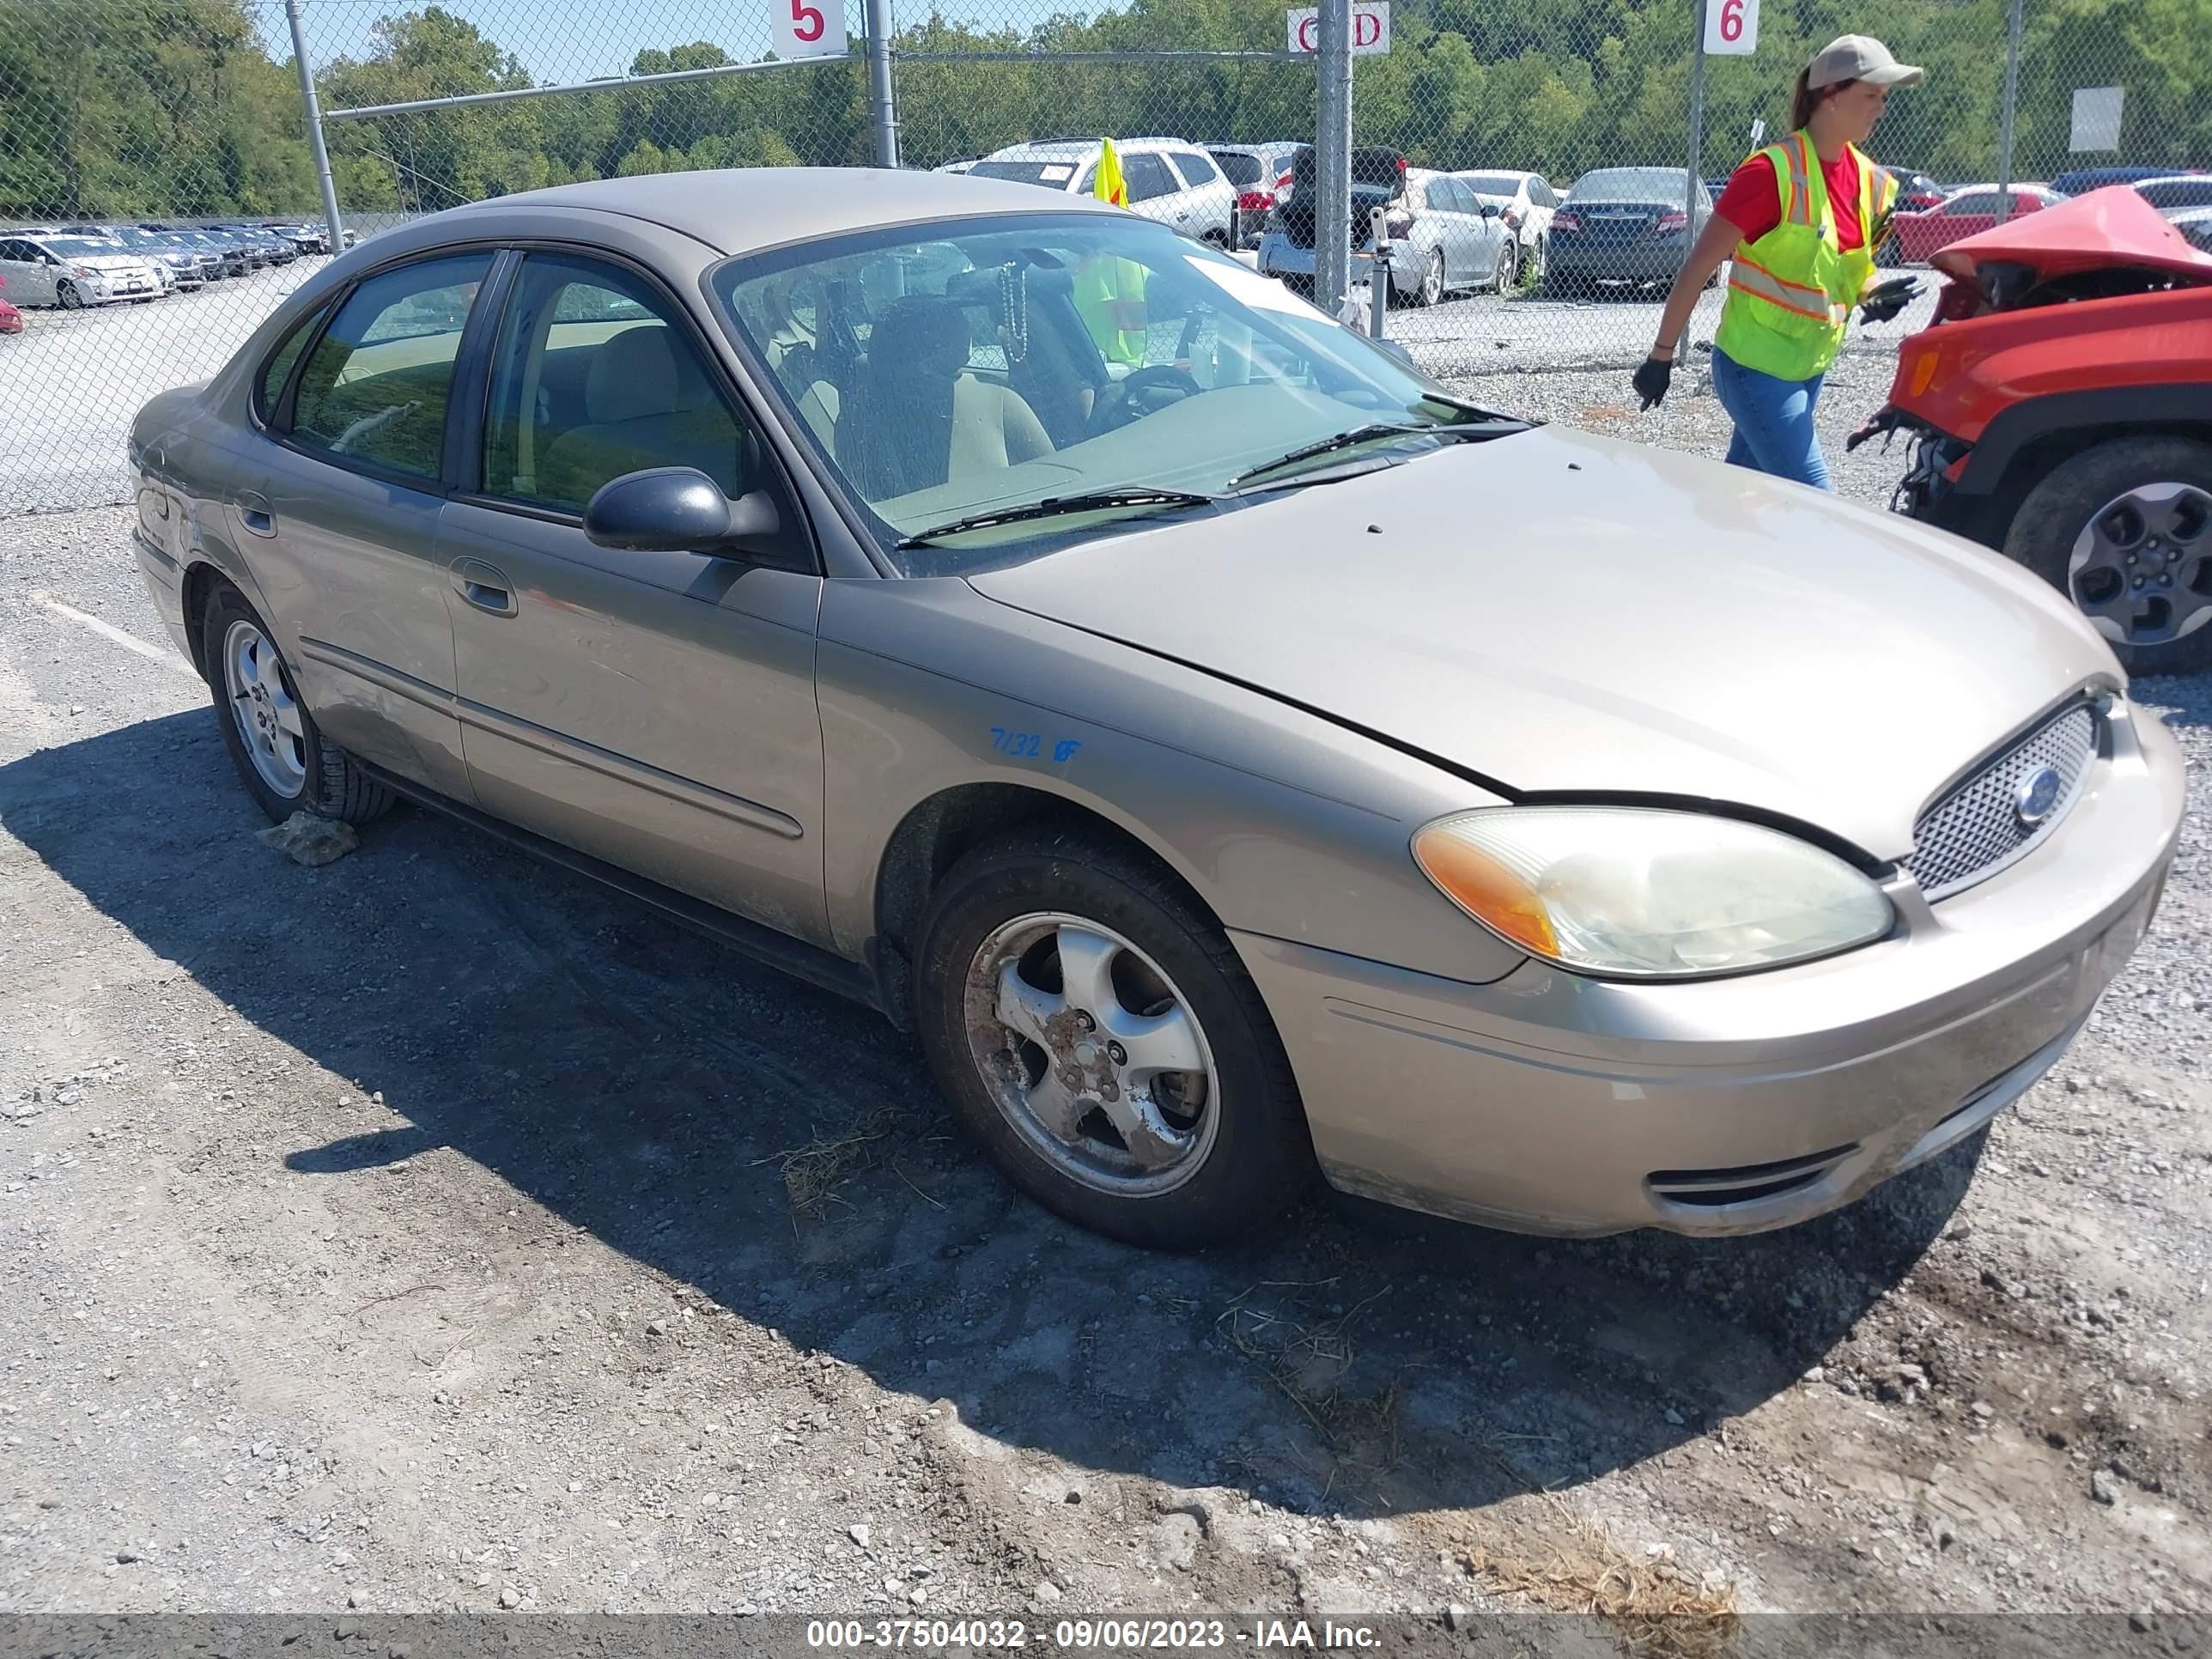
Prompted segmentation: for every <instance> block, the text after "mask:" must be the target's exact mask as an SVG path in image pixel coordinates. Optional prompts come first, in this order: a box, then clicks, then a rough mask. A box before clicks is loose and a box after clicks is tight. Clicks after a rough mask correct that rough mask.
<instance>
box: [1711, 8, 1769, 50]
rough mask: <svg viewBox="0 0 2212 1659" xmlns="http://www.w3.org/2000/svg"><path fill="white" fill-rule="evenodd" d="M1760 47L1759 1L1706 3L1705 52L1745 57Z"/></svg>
mask: <svg viewBox="0 0 2212 1659" xmlns="http://www.w3.org/2000/svg"><path fill="white" fill-rule="evenodd" d="M1758 45H1759V0H1705V51H1706V52H1707V54H1708V55H1711V54H1714V53H1720V54H1723V55H1727V56H1730V57H1741V56H1744V55H1746V54H1747V53H1749V52H1752V51H1753V50H1754V49H1755V48H1756V47H1757V46H1758Z"/></svg>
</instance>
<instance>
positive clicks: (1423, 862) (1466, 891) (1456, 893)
mask: <svg viewBox="0 0 2212 1659" xmlns="http://www.w3.org/2000/svg"><path fill="white" fill-rule="evenodd" d="M1413 857H1414V858H1415V859H1416V860H1418V861H1419V864H1420V866H1421V870H1422V872H1423V873H1424V874H1425V875H1426V876H1427V877H1428V878H1429V879H1430V880H1431V881H1432V882H1434V883H1436V884H1437V886H1438V887H1439V888H1441V889H1443V893H1444V896H1446V897H1447V898H1449V899H1450V900H1451V902H1453V903H1455V904H1456V905H1458V906H1459V908H1461V909H1462V910H1464V911H1466V912H1467V913H1468V915H1471V916H1473V917H1474V919H1475V920H1476V921H1479V922H1480V923H1482V924H1483V925H1484V926H1485V927H1488V928H1489V929H1491V931H1492V932H1493V933H1498V934H1500V935H1502V936H1503V937H1504V938H1505V939H1509V940H1510V941H1511V942H1512V943H1514V944H1516V945H1521V946H1522V947H1523V948H1524V949H1526V950H1528V951H1533V952H1534V953H1535V954H1536V955H1538V956H1541V957H1557V956H1558V955H1559V935H1558V934H1557V933H1554V932H1553V930H1552V918H1551V916H1550V915H1549V914H1548V913H1547V911H1546V909H1545V908H1544V902H1543V900H1541V898H1539V897H1538V896H1536V891H1535V890H1534V888H1532V887H1531V886H1529V885H1528V883H1527V882H1526V881H1525V880H1523V879H1522V878H1521V877H1520V876H1519V875H1517V874H1516V873H1515V872H1513V871H1512V870H1510V869H1508V868H1507V867H1506V866H1504V864H1501V863H1500V862H1499V861H1498V860H1496V859H1495V858H1492V856H1491V855H1490V854H1488V853H1486V852H1485V851H1484V850H1483V849H1482V848H1479V847H1475V846H1473V845H1471V844H1470V843H1468V842H1467V841H1466V840H1465V839H1463V838H1462V837H1461V836H1455V835H1453V834H1451V833H1450V832H1449V830H1448V829H1445V828H1444V827H1443V826H1442V825H1439V824H1431V825H1430V826H1429V827H1428V828H1427V829H1424V830H1422V831H1421V833H1420V834H1419V835H1418V836H1415V837H1414V838H1413Z"/></svg>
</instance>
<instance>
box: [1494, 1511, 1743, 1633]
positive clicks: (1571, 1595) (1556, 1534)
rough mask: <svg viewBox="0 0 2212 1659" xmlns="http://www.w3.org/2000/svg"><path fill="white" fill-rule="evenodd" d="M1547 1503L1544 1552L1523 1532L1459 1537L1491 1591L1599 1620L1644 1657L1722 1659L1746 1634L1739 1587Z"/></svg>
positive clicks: (1552, 1610) (1552, 1611)
mask: <svg viewBox="0 0 2212 1659" xmlns="http://www.w3.org/2000/svg"><path fill="white" fill-rule="evenodd" d="M1547 1508H1549V1509H1550V1510H1551V1511H1552V1512H1553V1514H1554V1515H1555V1516H1557V1525H1556V1527H1552V1526H1547V1528H1545V1533H1546V1536H1545V1537H1544V1539H1543V1541H1542V1544H1541V1551H1542V1553H1541V1554H1539V1553H1535V1552H1534V1551H1532V1549H1531V1548H1530V1547H1529V1543H1528V1538H1527V1536H1526V1534H1525V1532H1524V1533H1523V1534H1522V1535H1521V1536H1517V1537H1514V1538H1510V1539H1508V1538H1506V1537H1504V1536H1503V1535H1502V1534H1493V1533H1488V1532H1485V1531H1481V1530H1478V1531H1477V1532H1476V1533H1475V1534H1474V1535H1473V1536H1472V1537H1467V1536H1462V1538H1460V1540H1459V1541H1458V1542H1459V1545H1460V1548H1461V1551H1462V1555H1463V1558H1464V1559H1465V1561H1466V1563H1467V1570H1468V1572H1469V1573H1471V1574H1472V1575H1473V1576H1474V1577H1475V1578H1476V1579H1478V1580H1480V1582H1481V1583H1482V1584H1483V1585H1484V1586H1485V1587H1486V1589H1489V1590H1490V1591H1491V1592H1492V1594H1494V1595H1501V1596H1510V1597H1514V1598H1517V1599H1518V1600H1520V1601H1524V1602H1527V1603H1528V1604H1530V1605H1532V1606H1534V1607H1541V1608H1542V1609H1544V1610H1545V1611H1547V1612H1550V1613H1579V1614H1581V1615H1583V1616H1584V1617H1587V1618H1595V1619H1597V1620H1602V1621H1603V1622H1604V1623H1605V1624H1606V1625H1607V1626H1611V1627H1612V1629H1613V1631H1614V1632H1617V1633H1618V1634H1619V1636H1620V1638H1621V1641H1622V1644H1623V1645H1624V1646H1625V1647H1626V1650H1627V1651H1629V1652H1630V1653H1632V1654H1635V1655H1638V1656H1639V1659H1717V1656H1718V1655H1720V1654H1722V1653H1723V1652H1724V1651H1726V1650H1727V1649H1728V1647H1729V1644H1731V1643H1732V1642H1733V1641H1734V1640H1735V1637H1736V1636H1737V1635H1738V1633H1739V1632H1741V1628H1742V1624H1741V1619H1740V1618H1739V1616H1738V1614H1737V1613H1736V1609H1735V1587H1734V1586H1732V1585H1727V1584H1723V1585H1720V1586H1717V1587H1716V1586H1714V1585H1711V1584H1708V1583H1705V1582H1704V1581H1702V1580H1700V1579H1697V1578H1693V1577H1691V1576H1690V1575H1689V1574H1688V1573H1686V1572H1685V1571H1682V1570H1681V1569H1680V1568H1679V1567H1677V1566H1675V1565H1674V1564H1673V1563H1672V1562H1670V1561H1653V1560H1639V1559H1637V1558H1635V1557H1633V1556H1631V1555H1629V1554H1628V1553H1626V1551H1624V1550H1623V1549H1622V1548H1621V1547H1620V1545H1618V1544H1616V1543H1615V1542H1614V1541H1613V1539H1612V1538H1611V1536H1609V1535H1608V1534H1607V1533H1606V1532H1605V1531H1604V1530H1603V1529H1602V1528H1599V1527H1597V1526H1595V1525H1594V1524H1593V1523H1591V1522H1589V1521H1587V1520H1585V1519H1583V1517H1582V1516H1577V1515H1576V1514H1575V1513H1574V1512H1573V1511H1572V1510H1570V1509H1568V1508H1567V1506H1566V1505H1565V1504H1562V1503H1559V1501H1558V1500H1557V1499H1553V1500H1550V1501H1549V1503H1548V1504H1547Z"/></svg>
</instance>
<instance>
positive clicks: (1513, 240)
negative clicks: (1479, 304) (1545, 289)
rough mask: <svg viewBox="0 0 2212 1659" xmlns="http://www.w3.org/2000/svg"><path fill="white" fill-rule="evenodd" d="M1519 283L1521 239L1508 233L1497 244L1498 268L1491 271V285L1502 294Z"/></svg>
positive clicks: (1511, 289)
mask: <svg viewBox="0 0 2212 1659" xmlns="http://www.w3.org/2000/svg"><path fill="white" fill-rule="evenodd" d="M1520 283H1521V239H1520V238H1519V237H1518V236H1513V235H1509V236H1507V237H1506V239H1505V240H1504V241H1503V242H1501V243H1499V244H1498V269H1497V270H1494V271H1492V273H1491V286H1492V288H1493V289H1495V290H1496V291H1497V292H1498V294H1499V295H1501V296H1502V295H1508V294H1510V293H1512V292H1513V290H1514V289H1516V288H1517V287H1519V286H1520Z"/></svg>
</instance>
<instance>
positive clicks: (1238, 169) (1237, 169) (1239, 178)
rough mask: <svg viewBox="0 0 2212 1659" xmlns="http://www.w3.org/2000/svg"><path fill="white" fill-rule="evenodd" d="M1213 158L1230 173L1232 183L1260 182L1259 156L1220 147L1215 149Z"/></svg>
mask: <svg viewBox="0 0 2212 1659" xmlns="http://www.w3.org/2000/svg"><path fill="white" fill-rule="evenodd" d="M1213 159H1214V160H1215V161H1218V162H1220V163H1221V170H1222V172H1223V173H1226V174H1227V175H1228V177H1229V182H1230V183H1231V184H1232V185H1256V184H1258V183H1259V182H1260V158H1259V157H1258V156H1256V155H1243V154H1241V153H1239V152H1238V151H1236V150H1233V149H1218V150H1216V151H1214V153H1213ZM1269 182H1270V183H1272V182H1273V180H1270V181H1269Z"/></svg>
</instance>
